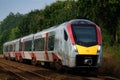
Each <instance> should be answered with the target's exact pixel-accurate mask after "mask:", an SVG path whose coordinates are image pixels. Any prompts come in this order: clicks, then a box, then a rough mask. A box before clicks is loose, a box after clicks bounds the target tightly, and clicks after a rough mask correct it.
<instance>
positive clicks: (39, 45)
mask: <svg viewBox="0 0 120 80" xmlns="http://www.w3.org/2000/svg"><path fill="white" fill-rule="evenodd" d="M44 42H45V39H44V38H39V39H35V40H34V49H35V51H44Z"/></svg>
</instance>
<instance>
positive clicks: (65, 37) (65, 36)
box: [64, 30, 68, 41]
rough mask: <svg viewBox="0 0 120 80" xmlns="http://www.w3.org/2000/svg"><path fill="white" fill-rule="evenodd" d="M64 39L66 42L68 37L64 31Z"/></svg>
mask: <svg viewBox="0 0 120 80" xmlns="http://www.w3.org/2000/svg"><path fill="white" fill-rule="evenodd" d="M64 39H65V40H66V41H67V40H68V35H67V32H66V31H65V30H64Z"/></svg>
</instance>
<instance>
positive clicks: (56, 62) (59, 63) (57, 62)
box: [54, 60, 63, 71]
mask: <svg viewBox="0 0 120 80" xmlns="http://www.w3.org/2000/svg"><path fill="white" fill-rule="evenodd" d="M54 64H55V69H56V70H57V71H61V70H62V69H63V66H62V62H61V61H60V60H55V62H54Z"/></svg>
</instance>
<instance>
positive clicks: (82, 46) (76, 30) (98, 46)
mask: <svg viewBox="0 0 120 80" xmlns="http://www.w3.org/2000/svg"><path fill="white" fill-rule="evenodd" d="M67 29H68V33H69V35H70V39H71V42H72V47H73V51H72V53H71V54H74V57H75V58H74V61H75V63H74V64H73V62H72V59H71V65H72V64H73V65H74V66H75V67H82V68H99V67H100V65H101V63H102V58H103V57H102V38H101V31H100V28H99V27H98V26H97V25H96V24H95V23H93V22H91V21H89V20H83V19H79V20H72V21H70V23H69V24H68V25H67Z"/></svg>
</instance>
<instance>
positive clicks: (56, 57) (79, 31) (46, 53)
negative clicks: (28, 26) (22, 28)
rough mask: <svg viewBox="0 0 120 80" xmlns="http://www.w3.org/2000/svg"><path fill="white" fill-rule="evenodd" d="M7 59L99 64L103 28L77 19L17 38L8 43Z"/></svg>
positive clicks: (59, 65) (72, 65) (60, 64)
mask: <svg viewBox="0 0 120 80" xmlns="http://www.w3.org/2000/svg"><path fill="white" fill-rule="evenodd" d="M3 54H4V58H6V59H14V60H16V61H19V62H22V61H23V60H26V59H27V60H31V63H32V64H34V65H35V64H37V63H38V62H39V63H41V64H42V65H45V64H49V65H50V66H54V67H55V68H56V69H58V70H59V69H61V68H62V67H63V66H66V67H69V68H76V67H77V68H81V67H83V68H99V67H100V66H101V63H102V60H103V56H102V37H101V31H100V28H99V27H98V26H97V25H96V24H95V23H93V22H92V21H90V20H86V19H74V20H71V21H68V22H65V23H63V24H60V25H58V26H54V27H51V28H48V29H45V30H43V31H41V32H38V33H36V34H31V35H28V36H25V37H22V38H19V39H16V40H13V41H9V42H6V43H4V45H3Z"/></svg>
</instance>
